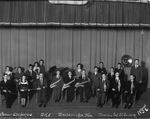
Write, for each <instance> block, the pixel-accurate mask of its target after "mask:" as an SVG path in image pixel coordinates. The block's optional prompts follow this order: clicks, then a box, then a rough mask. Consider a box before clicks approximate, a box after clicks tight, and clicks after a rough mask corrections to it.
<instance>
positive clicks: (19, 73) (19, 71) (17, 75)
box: [14, 66, 23, 89]
mask: <svg viewBox="0 0 150 119" xmlns="http://www.w3.org/2000/svg"><path fill="white" fill-rule="evenodd" d="M22 76H23V71H22V68H21V67H20V66H19V67H18V68H17V72H16V73H15V76H14V77H15V83H16V88H17V89H18V85H19V82H20V81H21V79H22Z"/></svg>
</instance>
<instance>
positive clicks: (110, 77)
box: [107, 67, 115, 102]
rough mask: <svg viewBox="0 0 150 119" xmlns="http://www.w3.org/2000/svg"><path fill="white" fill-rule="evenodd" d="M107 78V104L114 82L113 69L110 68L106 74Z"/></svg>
mask: <svg viewBox="0 0 150 119" xmlns="http://www.w3.org/2000/svg"><path fill="white" fill-rule="evenodd" d="M107 78H108V81H109V89H108V95H107V102H108V100H109V99H110V98H111V93H112V87H113V82H114V80H115V72H114V67H111V68H110V73H108V76H107Z"/></svg>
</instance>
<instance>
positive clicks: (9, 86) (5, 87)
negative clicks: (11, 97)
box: [0, 80, 14, 95]
mask: <svg viewBox="0 0 150 119" xmlns="http://www.w3.org/2000/svg"><path fill="white" fill-rule="evenodd" d="M0 88H1V94H2V95H4V94H5V92H4V91H3V90H6V91H11V92H13V91H14V83H13V81H12V80H7V81H6V83H5V82H4V80H2V81H1V83H0Z"/></svg>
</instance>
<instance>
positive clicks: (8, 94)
mask: <svg viewBox="0 0 150 119" xmlns="http://www.w3.org/2000/svg"><path fill="white" fill-rule="evenodd" d="M12 83H13V82H12V81H11V80H8V75H7V74H6V73H5V74H4V75H3V80H2V81H1V82H0V88H1V94H2V95H4V96H5V100H6V108H11V106H12V99H13V98H12V96H13V91H12V90H13V87H12Z"/></svg>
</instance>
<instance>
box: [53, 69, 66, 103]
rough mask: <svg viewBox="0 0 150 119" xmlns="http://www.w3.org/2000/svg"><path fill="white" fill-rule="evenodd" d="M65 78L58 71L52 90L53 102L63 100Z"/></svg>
mask: <svg viewBox="0 0 150 119" xmlns="http://www.w3.org/2000/svg"><path fill="white" fill-rule="evenodd" d="M63 84H64V82H63V78H62V76H61V75H60V71H59V70H57V71H56V76H54V77H53V79H52V82H51V85H50V88H53V94H52V95H53V100H55V102H59V101H60V100H61V91H62V87H63Z"/></svg>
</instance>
